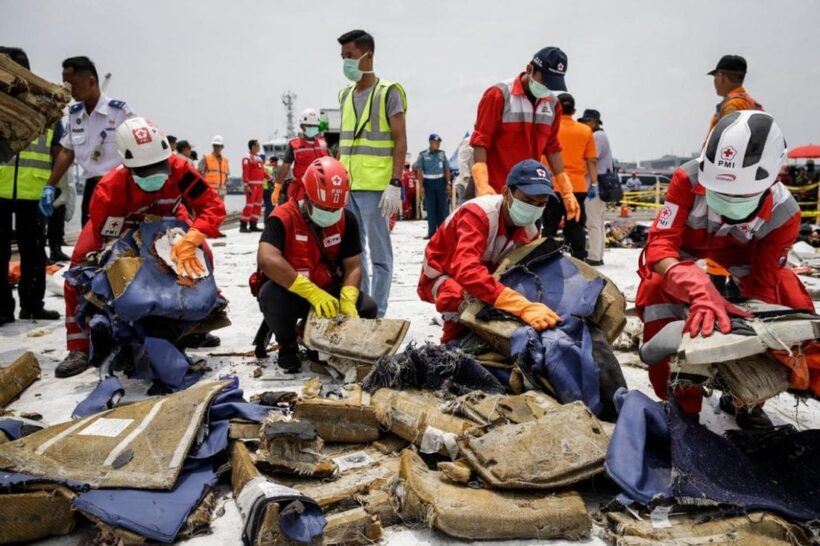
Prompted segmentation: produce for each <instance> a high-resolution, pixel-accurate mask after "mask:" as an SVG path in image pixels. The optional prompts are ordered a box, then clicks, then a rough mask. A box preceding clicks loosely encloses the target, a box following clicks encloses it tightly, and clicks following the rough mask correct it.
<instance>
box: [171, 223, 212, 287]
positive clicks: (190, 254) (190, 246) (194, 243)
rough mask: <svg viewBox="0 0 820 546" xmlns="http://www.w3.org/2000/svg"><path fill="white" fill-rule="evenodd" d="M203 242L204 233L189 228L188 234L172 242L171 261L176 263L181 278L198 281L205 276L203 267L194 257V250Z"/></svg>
mask: <svg viewBox="0 0 820 546" xmlns="http://www.w3.org/2000/svg"><path fill="white" fill-rule="evenodd" d="M204 240H205V234H204V233H202V232H201V231H199V230H198V229H196V228H191V229H189V230H188V233H186V234H185V235H183V236H182V237H178V238H177V239H176V240H175V241H174V246H172V247H171V259H172V260H174V261H175V262H176V263H177V265H178V267H179V269H180V273H181V274H182V275H183V276H185V277H190V278H192V279H198V278H200V277H203V276H204V275H205V273H206V270H205V266H204V265H203V264H202V262H201V261H199V258H197V257H196V250H197V249H198V248H199V245H201V244H202V241H204Z"/></svg>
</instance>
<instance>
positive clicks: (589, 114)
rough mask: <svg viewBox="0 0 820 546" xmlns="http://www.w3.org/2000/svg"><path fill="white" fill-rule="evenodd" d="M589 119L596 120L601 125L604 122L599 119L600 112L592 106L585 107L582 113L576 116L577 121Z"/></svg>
mask: <svg viewBox="0 0 820 546" xmlns="http://www.w3.org/2000/svg"><path fill="white" fill-rule="evenodd" d="M591 119H594V120H597V121H598V123H599V124H601V125H603V124H604V122H603V121H601V113H600V112H599V111H598V110H593V109H592V108H587V109H586V110H584V115H583V116H581V117H580V118H578V121H589V120H591Z"/></svg>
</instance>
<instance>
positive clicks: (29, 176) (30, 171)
mask: <svg viewBox="0 0 820 546" xmlns="http://www.w3.org/2000/svg"><path fill="white" fill-rule="evenodd" d="M53 135H54V130H53V129H49V130H47V131H46V132H45V134H44V135H42V136H40V138H38V139H37V140H35V141H33V142H32V143H31V144H30V145H29V147H28V148H26V149H25V150H23V151H22V152H20V153H19V154H17V155H16V156H14V157H12V158H11V160H9V161H8V163H4V164H3V165H0V198H2V199H25V200H29V201H32V200H33V201H36V200H38V199H40V195H41V194H42V193H43V188H44V187H45V185H46V182H47V181H48V177H49V176H50V175H51V147H50V144H51V138H52V136H53Z"/></svg>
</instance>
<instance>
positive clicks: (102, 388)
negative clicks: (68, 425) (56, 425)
mask: <svg viewBox="0 0 820 546" xmlns="http://www.w3.org/2000/svg"><path fill="white" fill-rule="evenodd" d="M117 394H119V395H120V396H122V395H124V394H125V388H124V387H123V386H122V383H120V380H119V379H117V378H116V377H114V376H110V377H106V378H105V379H103V380H102V381H100V382H99V383H97V386H96V387H94V390H93V391H91V394H89V395H88V396H86V397H85V399H84V400H83V401H81V402H80V403H79V404H77V407H76V408H74V413H72V414H71V418H72V419H80V418H82V417H88V416H89V415H93V414H95V413H100V412H101V411H105V410H107V409H109V404H110V402H111V400H112V399H113V398H114V396H115V395H117Z"/></svg>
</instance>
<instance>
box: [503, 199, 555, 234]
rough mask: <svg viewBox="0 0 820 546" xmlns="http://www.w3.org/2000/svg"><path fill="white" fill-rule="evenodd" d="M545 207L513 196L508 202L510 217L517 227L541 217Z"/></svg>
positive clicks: (527, 224)
mask: <svg viewBox="0 0 820 546" xmlns="http://www.w3.org/2000/svg"><path fill="white" fill-rule="evenodd" d="M545 208H546V206H544V207H536V206H535V205H530V204H529V203H525V202H524V201H519V200H518V199H516V198H515V197H513V198H512V201H511V202H510V218H512V221H513V224H515V225H516V226H518V227H524V226H529V225H531V224H534V223H535V222H536V220H538V219H539V218H541V215H542V214H544V209H545Z"/></svg>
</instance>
